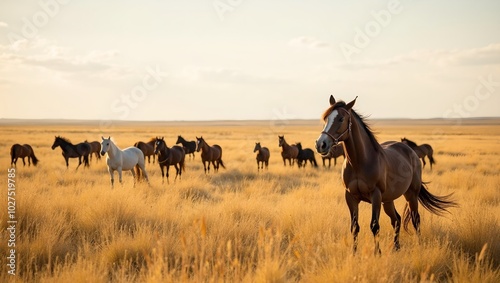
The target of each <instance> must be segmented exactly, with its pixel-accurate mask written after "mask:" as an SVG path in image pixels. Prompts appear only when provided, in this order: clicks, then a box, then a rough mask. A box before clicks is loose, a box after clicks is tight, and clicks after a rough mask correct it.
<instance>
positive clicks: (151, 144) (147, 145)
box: [134, 138, 156, 164]
mask: <svg viewBox="0 0 500 283" xmlns="http://www.w3.org/2000/svg"><path fill="white" fill-rule="evenodd" d="M155 142H156V138H151V139H150V140H149V141H148V142H142V141H138V142H136V143H135V144H134V146H135V147H137V148H138V149H140V150H141V151H142V153H144V159H146V157H147V158H148V163H151V156H153V164H154V163H155Z"/></svg>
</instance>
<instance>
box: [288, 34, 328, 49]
mask: <svg viewBox="0 0 500 283" xmlns="http://www.w3.org/2000/svg"><path fill="white" fill-rule="evenodd" d="M288 44H289V45H290V46H293V47H298V48H309V49H329V48H333V47H334V46H333V45H332V44H330V43H328V42H326V41H322V40H320V39H317V38H315V37H311V36H300V37H296V38H293V39H292V40H290V41H289V42H288Z"/></svg>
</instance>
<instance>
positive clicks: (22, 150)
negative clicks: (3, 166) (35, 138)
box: [10, 143, 39, 166]
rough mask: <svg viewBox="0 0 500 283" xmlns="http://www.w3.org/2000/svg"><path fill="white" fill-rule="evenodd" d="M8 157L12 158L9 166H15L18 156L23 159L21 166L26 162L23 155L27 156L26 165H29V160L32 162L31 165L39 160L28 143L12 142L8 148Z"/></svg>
mask: <svg viewBox="0 0 500 283" xmlns="http://www.w3.org/2000/svg"><path fill="white" fill-rule="evenodd" d="M10 157H11V158H12V159H11V162H10V166H17V165H16V163H17V159H18V158H21V159H22V160H23V166H26V162H24V158H25V157H28V166H31V162H33V165H35V166H36V165H37V164H38V161H39V160H38V158H36V156H35V152H34V151H33V148H32V147H31V145H29V144H23V145H20V144H17V143H16V144H14V145H13V146H12V147H11V148H10Z"/></svg>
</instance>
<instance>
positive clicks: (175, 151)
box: [155, 137, 186, 183]
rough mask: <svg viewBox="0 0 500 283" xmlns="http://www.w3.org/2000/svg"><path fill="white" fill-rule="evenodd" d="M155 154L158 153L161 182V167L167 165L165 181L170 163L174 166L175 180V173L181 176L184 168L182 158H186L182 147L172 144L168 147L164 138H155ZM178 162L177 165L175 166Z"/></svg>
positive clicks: (162, 173)
mask: <svg viewBox="0 0 500 283" xmlns="http://www.w3.org/2000/svg"><path fill="white" fill-rule="evenodd" d="M155 154H157V155H158V165H160V169H161V182H162V183H163V182H164V179H163V178H164V177H165V173H164V171H163V167H167V183H169V181H168V169H169V168H170V165H174V167H175V179H174V181H175V180H177V175H179V178H180V177H181V176H182V170H185V168H184V159H185V158H186V153H185V152H184V149H183V148H182V147H180V146H178V145H174V146H173V147H172V148H169V147H168V146H167V144H166V143H165V140H164V138H163V137H162V138H159V137H157V138H156V141H155ZM177 164H179V166H177Z"/></svg>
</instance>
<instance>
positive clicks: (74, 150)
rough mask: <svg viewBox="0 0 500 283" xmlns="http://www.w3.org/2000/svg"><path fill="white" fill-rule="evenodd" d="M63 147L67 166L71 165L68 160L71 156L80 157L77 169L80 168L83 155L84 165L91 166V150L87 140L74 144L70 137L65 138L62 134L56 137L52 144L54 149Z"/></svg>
mask: <svg viewBox="0 0 500 283" xmlns="http://www.w3.org/2000/svg"><path fill="white" fill-rule="evenodd" d="M58 146H59V147H61V149H62V156H63V157H64V160H65V161H66V168H68V166H69V162H68V160H69V159H70V158H78V166H77V167H76V170H78V167H80V165H82V157H83V163H84V165H83V166H84V167H89V166H90V164H89V155H90V152H91V148H90V144H88V143H86V142H82V143H79V144H72V143H71V142H70V141H69V140H68V139H66V138H63V137H61V136H57V137H55V140H54V143H53V144H52V150H54V149H56V147H58Z"/></svg>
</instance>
